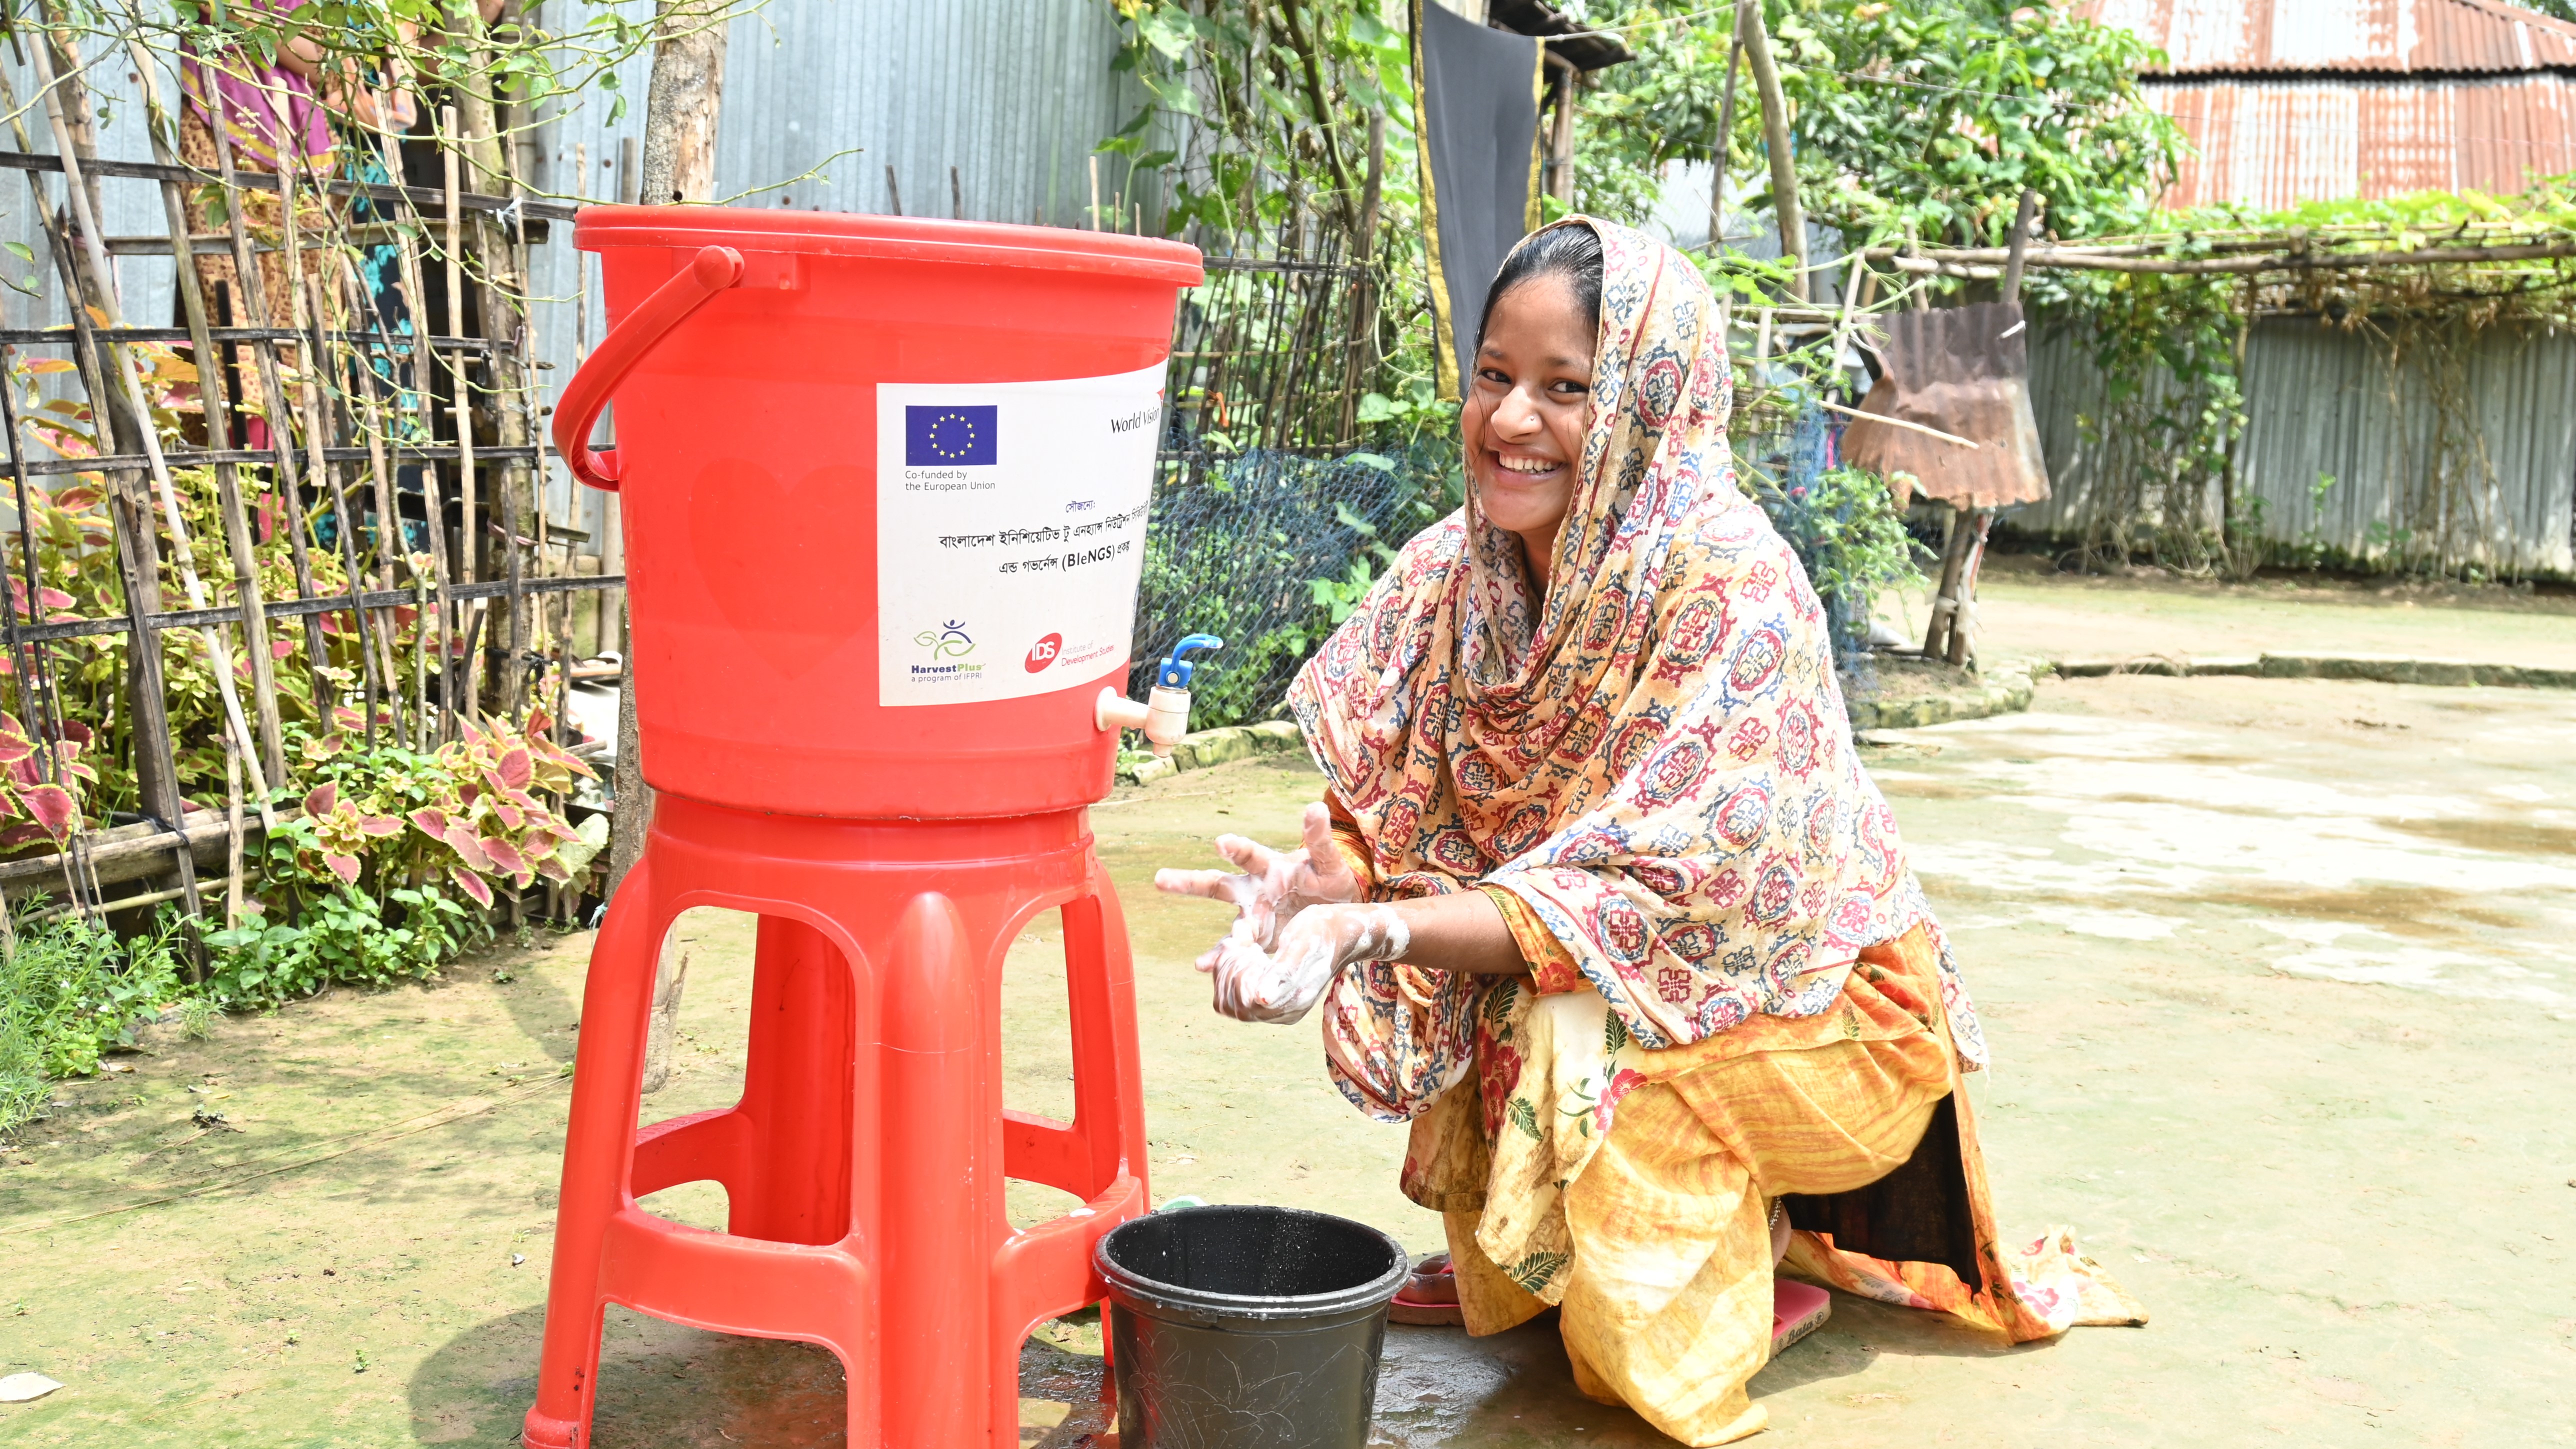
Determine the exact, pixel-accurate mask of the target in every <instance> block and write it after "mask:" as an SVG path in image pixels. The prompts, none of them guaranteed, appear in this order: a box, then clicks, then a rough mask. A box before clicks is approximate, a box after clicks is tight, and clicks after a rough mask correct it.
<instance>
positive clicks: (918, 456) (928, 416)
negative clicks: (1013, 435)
mask: <svg viewBox="0 0 2576 1449" xmlns="http://www.w3.org/2000/svg"><path fill="white" fill-rule="evenodd" d="M1000 411H1001V409H999V408H997V407H991V406H986V407H928V408H917V407H906V408H905V409H904V410H903V462H904V466H905V467H907V468H937V467H941V466H948V467H962V468H985V467H990V466H992V463H993V459H994V434H995V432H997V431H998V429H997V428H996V427H995V425H994V421H993V419H994V414H996V413H998V412H1000Z"/></svg>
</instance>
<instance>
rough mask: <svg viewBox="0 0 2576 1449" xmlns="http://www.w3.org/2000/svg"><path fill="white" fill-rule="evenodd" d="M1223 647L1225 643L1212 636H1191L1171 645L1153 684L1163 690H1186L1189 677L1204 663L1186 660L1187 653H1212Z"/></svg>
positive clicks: (1202, 661)
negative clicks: (1170, 649)
mask: <svg viewBox="0 0 2576 1449" xmlns="http://www.w3.org/2000/svg"><path fill="white" fill-rule="evenodd" d="M1224 647H1225V641H1224V640H1222V639H1220V638H1218V637H1216V636H1215V635H1214V634H1192V635H1190V636H1188V637H1187V638H1185V639H1183V640H1181V642H1180V643H1178V644H1175V645H1173V646H1172V652H1171V653H1170V654H1168V655H1166V656H1164V659H1163V667H1162V668H1161V669H1159V670H1157V671H1155V674H1154V682H1155V683H1156V684H1159V685H1161V686H1162V687H1163V688H1165V689H1187V688H1189V687H1190V676H1191V675H1192V674H1193V673H1195V672H1196V671H1197V669H1198V667H1199V665H1200V664H1203V663H1205V662H1206V661H1205V660H1192V659H1190V658H1188V657H1187V656H1188V655H1189V652H1190V651H1191V650H1193V649H1205V650H1207V651H1209V652H1210V653H1214V652H1215V651H1217V650H1219V649H1222V648H1224Z"/></svg>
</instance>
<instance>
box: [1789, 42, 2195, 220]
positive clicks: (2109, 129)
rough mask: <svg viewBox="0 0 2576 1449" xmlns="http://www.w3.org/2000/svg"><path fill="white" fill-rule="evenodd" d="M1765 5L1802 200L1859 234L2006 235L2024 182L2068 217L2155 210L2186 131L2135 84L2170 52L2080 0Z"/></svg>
mask: <svg viewBox="0 0 2576 1449" xmlns="http://www.w3.org/2000/svg"><path fill="white" fill-rule="evenodd" d="M1765 10H1766V13H1767V14H1768V16H1769V19H1770V22H1771V25H1772V34H1773V36H1774V37H1775V40H1774V49H1775V53H1776V56H1777V59H1778V61H1779V64H1780V70H1781V88H1782V90H1783V91H1784V92H1786V93H1787V96H1788V99H1789V101H1790V103H1791V106H1792V107H1793V110H1794V130H1795V138H1796V141H1797V144H1798V148H1799V153H1798V170H1799V176H1800V179H1801V183H1802V188H1801V189H1802V195H1803V199H1804V200H1805V201H1806V203H1807V208H1808V214H1809V215H1810V216H1812V217H1814V218H1815V219H1816V220H1818V221H1822V222H1825V223H1827V224H1829V225H1832V226H1837V227H1840V228H1841V229H1842V230H1843V231H1844V232H1845V233H1846V234H1847V235H1852V236H1854V237H1856V238H1857V237H1861V236H1866V237H1869V238H1871V239H1873V240H1885V239H1891V238H1900V237H1904V236H1909V235H1910V236H1913V237H1915V238H1917V239H1919V240H1921V241H1923V242H1924V243H1926V244H1941V243H1948V244H1952V245H1960V246H1999V245H2001V244H2003V242H2004V241H2005V240H2006V239H2007V236H2008V233H2009V232H2010V230H2011V226H2012V220H2013V216H2014V212H2015V209H2016V208H2017V206H2018V205H2019V203H2020V198H2021V193H2022V190H2023V189H2024V188H2025V187H2027V188H2030V189H2033V190H2036V191H2037V192H2039V194H2040V196H2041V197H2042V198H2043V199H2044V200H2045V202H2046V204H2047V212H2046V219H2045V223H2044V224H2045V226H2046V227H2047V228H2048V229H2049V230H2051V231H2054V232H2056V233H2058V234H2059V235H2062V236H2069V237H2075V236H2098V235H2101V234H2104V233H2107V232H2116V231H2122V230H2127V229H2129V228H2132V227H2135V226H2137V225H2139V224H2141V223H2143V222H2144V221H2145V220H2146V218H2147V216H2148V214H2149V210H2150V208H2151V207H2152V205H2153V203H2154V198H2155V196H2156V194H2157V193H2158V192H2160V191H2161V190H2162V189H2163V188H2164V185H2165V182H2166V180H2167V178H2168V177H2169V176H2170V175H2171V174H2172V170H2173V167H2174V164H2175V162H2176V161H2177V160H2178V159H2179V157H2180V155H2181V153H2182V149H2183V146H2184V144H2185V143H2184V139H2183V135H2182V132H2181V130H2180V128H2179V127H2177V126H2176V125H2175V124H2174V123H2173V122H2172V121H2171V120H2170V119H2168V118H2167V117H2165V116H2164V115H2163V114H2161V113H2160V112H2158V111H2157V110H2156V109H2155V108H2154V107H2153V106H2152V105H2150V104H2148V103H2147V102H2146V101H2145V100H2144V98H2143V97H2142V96H2141V95H2140V93H2139V89H2138V81H2137V74H2138V72H2139V71H2140V70H2141V69H2144V68H2146V67H2148V66H2150V65H2153V64H2158V63H2161V62H2162V60H2163V56H2162V54H2161V53H2160V52H2158V51H2156V50H2154V49H2153V48H2152V47H2149V46H2147V45H2146V44H2145V43H2143V42H2142V41H2140V40H2139V39H2138V38H2137V36H2136V35H2135V34H2134V33H2132V32H2130V31H2128V30H2124V29H2118V28H2114V27H2110V26H2104V25H2099V24H2096V23H2094V22H2093V21H2090V20H2087V19H2084V18H2083V17H2081V16H2079V15H2077V14H2075V13H2074V12H2073V10H2072V9H2071V8H2067V7H2060V6H2054V5H2020V4H2016V3H2015V0H1945V3H1940V4H1929V3H1921V0H1907V3H1902V4H1888V3H1883V0H1873V3H1869V4H1862V5H1848V4H1839V3H1836V4H1827V5H1823V6H1817V7H1813V8H1806V7H1800V6H1796V5H1792V4H1790V3H1788V0H1767V3H1766V5H1765ZM1740 107H1741V102H1739V108H1740ZM1742 134H1743V133H1742V132H1739V135H1742ZM1754 134H1755V135H1757V136H1758V134H1759V133H1758V131H1757V132H1755V133H1754ZM1748 159H1750V158H1749V157H1748Z"/></svg>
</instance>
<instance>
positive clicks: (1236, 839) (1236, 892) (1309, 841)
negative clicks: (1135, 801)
mask: <svg viewBox="0 0 2576 1449" xmlns="http://www.w3.org/2000/svg"><path fill="white" fill-rule="evenodd" d="M1305 834H1306V843H1305V844H1304V845H1302V846H1299V847H1298V848H1297V849H1295V850H1289V851H1278V850H1272V849H1271V848H1270V847H1269V846H1266V845H1263V844H1261V843H1260V842H1259V841H1256V840H1246V839H1245V838H1244V837H1242V836H1240V835H1220V836H1218V837H1217V838H1216V848H1217V853H1218V854H1220V855H1222V856H1224V857H1225V858H1226V859H1227V860H1230V861H1232V862H1234V864H1235V867H1236V869H1235V870H1234V871H1231V872H1229V871H1222V870H1158V871H1156V872H1154V888H1155V889H1156V890H1160V891H1166V892H1169V893H1170V894H1172V895H1179V896H1202V897H1205V898H1206V899H1208V900H1212V901H1223V902H1225V903H1226V904H1228V905H1230V906H1233V907H1234V908H1235V910H1237V911H1238V912H1240V913H1241V914H1239V915H1238V916H1236V917H1235V922H1234V934H1233V935H1230V936H1228V937H1227V939H1228V940H1233V939H1235V938H1236V937H1238V936H1240V937H1242V938H1243V939H1246V940H1249V941H1250V942H1251V943H1252V944H1253V945H1255V946H1257V947H1259V948H1260V949H1262V950H1265V951H1267V950H1269V949H1270V948H1271V947H1272V946H1273V945H1274V944H1276V943H1277V942H1278V940H1279V933H1280V931H1281V930H1282V929H1283V928H1285V927H1286V926H1287V924H1288V923H1289V922H1291V921H1293V920H1295V919H1296V918H1297V916H1298V915H1299V913H1301V912H1303V911H1305V910H1306V909H1307V908H1308V907H1310V906H1320V905H1334V904H1339V903H1342V902H1346V901H1356V900H1358V899H1359V898H1360V897H1361V896H1362V895H1363V894H1365V891H1364V888H1363V886H1362V883H1361V881H1360V878H1359V877H1358V876H1357V875H1355V874H1353V873H1352V871H1351V867H1350V864H1349V863H1348V862H1346V861H1344V860H1343V859H1342V852H1341V851H1340V850H1339V849H1338V848H1337V847H1335V846H1334V844H1333V817H1332V812H1331V811H1330V810H1328V809H1326V808H1325V807H1324V806H1323V804H1321V803H1320V802H1318V803H1316V804H1313V805H1309V806H1307V807H1306V820H1305ZM1223 949H1224V946H1223V944H1222V943H1220V944H1219V945H1218V946H1216V947H1214V948H1211V949H1210V950H1209V951H1208V952H1207V954H1206V955H1203V956H1201V957H1199V962H1198V965H1199V969H1200V970H1202V971H1206V970H1210V969H1212V968H1213V966H1214V964H1215V962H1216V958H1217V954H1218V952H1219V951H1222V950H1223Z"/></svg>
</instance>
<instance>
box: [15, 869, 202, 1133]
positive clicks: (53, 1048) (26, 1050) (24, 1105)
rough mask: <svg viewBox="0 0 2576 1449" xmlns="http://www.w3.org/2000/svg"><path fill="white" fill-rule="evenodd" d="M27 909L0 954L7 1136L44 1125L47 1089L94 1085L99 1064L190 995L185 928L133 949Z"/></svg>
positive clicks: (140, 940)
mask: <svg viewBox="0 0 2576 1449" xmlns="http://www.w3.org/2000/svg"><path fill="white" fill-rule="evenodd" d="M44 905H45V902H44V900H43V899H42V898H41V897H38V898H35V899H32V900H29V901H26V902H24V903H22V904H21V905H20V906H19V908H18V911H17V915H16V919H15V921H14V923H13V927H14V930H15V932H16V941H15V943H14V944H13V945H11V946H10V947H9V948H8V949H7V950H6V951H0V1132H8V1131H11V1130H12V1129H14V1128H16V1127H18V1126H19V1125H20V1124H22V1123H24V1122H25V1121H27V1120H28V1119H29V1118H31V1117H33V1116H34V1115H36V1113H37V1112H38V1111H39V1110H41V1109H42V1108H43V1106H44V1104H45V1099H46V1096H47V1094H48V1092H49V1090H50V1089H49V1088H48V1087H47V1085H46V1084H47V1083H48V1082H49V1081H50V1080H51V1079H53V1078H56V1077H85V1076H88V1075H90V1074H91V1073H93V1072H96V1071H97V1070H98V1060H99V1056H100V1054H101V1053H103V1052H107V1051H110V1050H112V1049H114V1048H116V1047H119V1046H132V1045H133V1044H134V1030H135V1028H136V1027H137V1026H139V1025H141V1024H142V1023H144V1022H146V1021H149V1020H150V1019H151V1018H152V1016H153V1014H154V1013H155V1012H156V1011H158V1010H159V1008H160V1007H162V1006H163V1005H165V1004H166V1003H168V1002H170V1001H172V1000H173V999H175V998H176V997H178V996H179V995H180V994H181V987H180V982H179V961H178V954H177V952H176V950H175V949H174V947H173V942H174V941H175V939H176V935H177V927H176V926H175V925H174V924H172V923H171V922H169V921H168V920H167V919H166V918H165V920H164V923H163V925H162V927H161V929H160V930H159V931H157V932H154V933H150V934H146V935H143V936H140V937H137V938H136V939H134V940H132V941H119V940H118V939H117V937H116V933H115V932H113V931H111V930H109V929H108V928H107V927H106V926H104V925H100V924H96V923H94V922H92V921H90V920H88V919H87V918H86V917H83V916H79V915H59V916H55V917H53V918H51V919H40V916H41V915H42V913H43V910H44Z"/></svg>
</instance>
